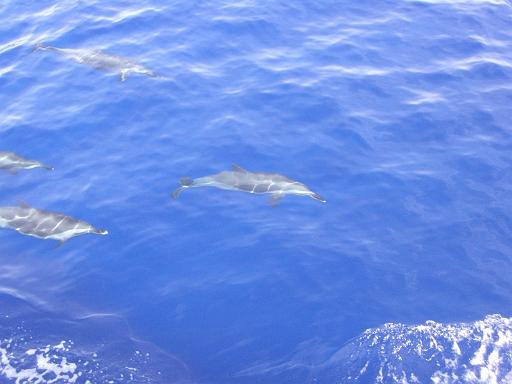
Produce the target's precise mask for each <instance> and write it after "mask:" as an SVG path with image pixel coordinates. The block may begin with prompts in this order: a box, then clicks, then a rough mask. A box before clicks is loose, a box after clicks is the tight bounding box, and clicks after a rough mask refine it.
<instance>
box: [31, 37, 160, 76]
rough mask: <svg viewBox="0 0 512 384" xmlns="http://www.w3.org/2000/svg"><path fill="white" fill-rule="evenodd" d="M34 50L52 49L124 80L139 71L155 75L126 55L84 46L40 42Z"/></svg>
mask: <svg viewBox="0 0 512 384" xmlns="http://www.w3.org/2000/svg"><path fill="white" fill-rule="evenodd" d="M34 50H43V51H53V52H57V53H58V54H60V55H62V56H65V57H68V58H70V59H72V60H75V61H76V62H77V63H80V64H86V65H89V66H90V67H93V68H95V69H101V70H106V71H111V72H117V73H119V75H120V76H121V81H125V80H126V77H127V76H128V74H129V73H141V74H143V75H147V76H151V77H156V74H155V73H154V72H153V71H152V70H150V69H148V68H146V67H144V66H143V65H141V64H138V63H136V62H135V61H132V60H131V59H128V58H126V57H122V56H116V55H111V54H108V53H104V52H101V51H98V50H93V49H84V48H76V49H75V48H57V47H51V46H48V45H43V44H41V43H39V44H37V45H36V46H35V47H34Z"/></svg>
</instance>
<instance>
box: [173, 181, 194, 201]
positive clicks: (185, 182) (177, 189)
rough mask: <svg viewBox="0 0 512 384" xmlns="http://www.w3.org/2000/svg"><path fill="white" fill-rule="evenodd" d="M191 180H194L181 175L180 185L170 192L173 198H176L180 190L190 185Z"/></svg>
mask: <svg viewBox="0 0 512 384" xmlns="http://www.w3.org/2000/svg"><path fill="white" fill-rule="evenodd" d="M193 182H194V181H193V180H192V179H191V178H190V177H182V178H181V179H180V183H181V186H179V187H178V188H176V189H175V190H174V192H173V193H172V197H173V199H177V198H178V197H179V196H180V194H181V192H183V190H185V189H187V188H189V187H190V186H192V184H193Z"/></svg>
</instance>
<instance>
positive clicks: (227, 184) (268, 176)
mask: <svg viewBox="0 0 512 384" xmlns="http://www.w3.org/2000/svg"><path fill="white" fill-rule="evenodd" d="M180 181H181V186H180V187H178V188H177V189H176V190H175V191H174V192H173V193H172V196H173V197H174V198H175V199H176V198H178V196H179V195H180V193H181V192H182V191H183V190H185V189H187V188H193V187H216V188H220V189H228V190H231V191H242V192H249V193H259V194H262V193H269V194H271V195H272V196H271V200H270V203H271V204H272V205H274V204H276V203H277V202H278V201H279V199H281V198H282V197H284V196H285V195H299V196H308V197H311V198H313V199H315V200H319V201H321V202H322V203H325V199H324V198H323V197H322V196H320V195H319V194H317V193H315V192H313V191H311V190H310V189H309V188H308V187H306V186H305V185H304V184H302V183H299V182H298V181H293V180H290V179H288V178H287V177H285V176H282V175H279V174H277V173H260V172H249V171H247V170H245V169H243V168H242V167H239V166H238V165H233V170H232V171H224V172H220V173H217V174H215V175H211V176H205V177H200V178H198V179H194V180H192V179H190V178H188V177H183V178H181V180H180Z"/></svg>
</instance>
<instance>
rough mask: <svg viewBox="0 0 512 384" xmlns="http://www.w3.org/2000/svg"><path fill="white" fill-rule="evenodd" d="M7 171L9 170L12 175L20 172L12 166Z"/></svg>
mask: <svg viewBox="0 0 512 384" xmlns="http://www.w3.org/2000/svg"><path fill="white" fill-rule="evenodd" d="M7 172H9V173H10V174H11V175H16V174H17V173H18V170H16V169H14V168H10V169H8V170H7Z"/></svg>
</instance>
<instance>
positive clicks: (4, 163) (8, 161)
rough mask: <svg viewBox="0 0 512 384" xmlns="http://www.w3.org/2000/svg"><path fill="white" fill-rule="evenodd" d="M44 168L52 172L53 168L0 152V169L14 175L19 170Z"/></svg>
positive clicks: (11, 153)
mask: <svg viewBox="0 0 512 384" xmlns="http://www.w3.org/2000/svg"><path fill="white" fill-rule="evenodd" d="M34 168H44V169H48V170H50V171H53V167H50V166H49V165H46V164H43V163H41V162H39V161H36V160H28V159H25V158H23V157H21V156H19V155H17V154H15V153H14V152H1V151H0V169H4V170H6V171H7V172H9V173H12V174H16V173H17V172H18V171H19V170H20V169H34Z"/></svg>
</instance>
